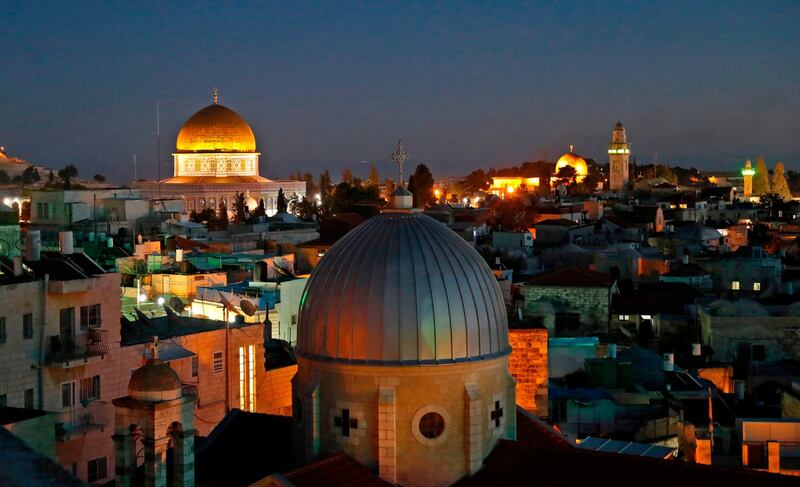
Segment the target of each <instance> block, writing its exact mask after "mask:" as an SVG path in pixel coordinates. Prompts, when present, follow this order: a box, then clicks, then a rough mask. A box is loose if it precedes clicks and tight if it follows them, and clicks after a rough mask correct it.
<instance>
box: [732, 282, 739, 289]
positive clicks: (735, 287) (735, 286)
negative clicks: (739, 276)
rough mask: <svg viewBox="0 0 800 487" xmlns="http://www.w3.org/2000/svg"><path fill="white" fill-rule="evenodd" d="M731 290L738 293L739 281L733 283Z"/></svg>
mask: <svg viewBox="0 0 800 487" xmlns="http://www.w3.org/2000/svg"><path fill="white" fill-rule="evenodd" d="M731 289H733V290H734V291H738V290H739V281H732V282H731Z"/></svg>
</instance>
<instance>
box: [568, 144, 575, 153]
mask: <svg viewBox="0 0 800 487" xmlns="http://www.w3.org/2000/svg"><path fill="white" fill-rule="evenodd" d="M574 148H575V146H574V145H572V144H570V145H569V152H570V154H571V153H572V152H574V151H573V150H572V149H574Z"/></svg>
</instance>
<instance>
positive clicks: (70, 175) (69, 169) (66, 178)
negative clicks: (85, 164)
mask: <svg viewBox="0 0 800 487" xmlns="http://www.w3.org/2000/svg"><path fill="white" fill-rule="evenodd" d="M58 177H59V178H61V181H62V182H63V183H64V189H69V188H71V187H72V180H73V179H75V178H77V177H78V168H77V167H75V166H74V165H72V164H69V165H67V166H64V169H61V170H59V171H58Z"/></svg>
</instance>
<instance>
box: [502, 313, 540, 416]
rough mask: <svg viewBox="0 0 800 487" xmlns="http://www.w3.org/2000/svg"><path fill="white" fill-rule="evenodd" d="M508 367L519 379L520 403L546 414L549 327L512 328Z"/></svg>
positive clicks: (518, 396) (518, 402)
mask: <svg viewBox="0 0 800 487" xmlns="http://www.w3.org/2000/svg"><path fill="white" fill-rule="evenodd" d="M508 341H509V342H510V343H511V348H512V351H511V358H510V359H509V361H508V368H509V370H510V371H511V375H513V376H514V379H516V381H517V404H518V405H520V406H522V407H523V408H525V409H526V410H528V411H529V412H531V413H533V414H534V415H536V416H547V415H548V409H547V405H548V403H547V399H548V396H547V390H548V387H547V386H548V383H547V381H548V357H547V329H545V328H530V329H510V330H508Z"/></svg>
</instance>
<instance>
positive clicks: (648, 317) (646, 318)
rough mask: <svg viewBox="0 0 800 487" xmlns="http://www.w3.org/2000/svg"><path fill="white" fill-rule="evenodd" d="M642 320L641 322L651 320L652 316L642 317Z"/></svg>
mask: <svg viewBox="0 0 800 487" xmlns="http://www.w3.org/2000/svg"><path fill="white" fill-rule="evenodd" d="M642 319H643V320H652V319H653V316H652V315H642Z"/></svg>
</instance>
